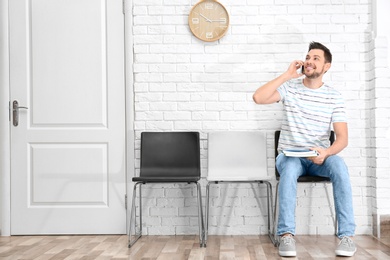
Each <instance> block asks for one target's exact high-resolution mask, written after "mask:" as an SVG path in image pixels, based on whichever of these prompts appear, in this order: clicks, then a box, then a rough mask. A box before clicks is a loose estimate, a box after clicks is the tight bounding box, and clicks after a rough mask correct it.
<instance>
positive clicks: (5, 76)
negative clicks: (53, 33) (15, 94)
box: [0, 0, 134, 236]
mask: <svg viewBox="0 0 390 260" xmlns="http://www.w3.org/2000/svg"><path fill="white" fill-rule="evenodd" d="M8 1H10V0H0V39H2V41H0V154H1V155H2V156H0V236H10V235H11V154H10V148H11V144H10V121H9V117H10V111H9V97H10V82H9V75H10V71H9V61H10V57H9V23H8V21H9V13H8V6H9V5H8ZM123 1H124V7H123V8H124V13H125V14H124V23H125V24H124V28H125V30H124V32H123V33H124V34H125V35H124V40H125V50H124V53H125V57H124V59H125V65H124V70H125V93H126V100H125V107H126V111H125V115H126V126H125V128H126V129H125V131H126V135H125V141H126V173H125V174H126V193H127V194H131V192H130V191H131V187H132V184H131V178H132V176H133V175H134V101H133V100H134V99H133V95H134V94H133V93H134V91H133V62H132V61H133V52H132V46H133V37H132V30H131V28H132V24H131V20H132V19H131V16H132V13H131V12H130V10H131V8H130V7H131V6H132V0H123ZM127 10H128V11H127ZM126 11H127V12H126ZM129 16H130V17H129ZM129 208H130V207H129V206H127V212H126V213H127V216H128V215H129ZM126 219H127V217H126Z"/></svg>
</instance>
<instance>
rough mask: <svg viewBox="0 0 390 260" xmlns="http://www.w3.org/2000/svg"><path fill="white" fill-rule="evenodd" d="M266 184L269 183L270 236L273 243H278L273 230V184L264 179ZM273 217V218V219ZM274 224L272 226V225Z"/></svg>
mask: <svg viewBox="0 0 390 260" xmlns="http://www.w3.org/2000/svg"><path fill="white" fill-rule="evenodd" d="M263 183H264V184H265V185H267V212H268V236H269V238H270V239H271V242H272V244H274V245H275V244H276V239H275V235H274V233H273V232H272V229H273V225H274V221H273V219H274V218H273V210H272V205H273V198H272V185H271V183H270V182H268V181H263ZM271 219H272V220H271ZM271 224H272V226H271Z"/></svg>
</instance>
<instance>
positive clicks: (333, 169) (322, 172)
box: [309, 155, 355, 238]
mask: <svg viewBox="0 0 390 260" xmlns="http://www.w3.org/2000/svg"><path fill="white" fill-rule="evenodd" d="M309 174H314V175H318V176H323V177H329V178H330V179H331V181H332V185H333V197H334V202H335V208H336V216H337V221H338V232H337V236H338V237H340V238H342V237H345V236H353V235H354V234H355V220H354V213H353V202H352V189H351V182H350V179H349V173H348V168H347V166H346V164H345V162H344V160H343V159H342V158H341V157H340V156H337V155H333V156H329V157H328V158H327V159H326V160H325V162H324V163H323V164H322V165H321V166H318V165H315V164H313V165H312V166H311V167H309Z"/></svg>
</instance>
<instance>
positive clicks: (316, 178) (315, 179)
mask: <svg viewBox="0 0 390 260" xmlns="http://www.w3.org/2000/svg"><path fill="white" fill-rule="evenodd" d="M279 137H280V130H278V131H275V138H274V141H275V160H276V157H277V156H278V145H279ZM334 138H335V136H334V132H333V131H331V133H330V136H329V141H330V143H331V144H333V142H334ZM275 176H276V180H277V183H276V194H275V208H274V221H275V223H274V235H275V239H274V241H278V240H277V239H276V228H277V221H276V219H277V216H276V211H277V205H278V191H279V179H280V174H279V172H278V170H277V169H276V166H275ZM298 182H301V183H305V182H306V183H308V182H314V183H324V184H326V183H331V180H330V178H327V177H320V176H300V177H299V178H298ZM324 187H325V191H326V195H327V197H328V201H329V202H330V199H329V194H328V190H327V189H326V186H324ZM329 204H330V203H329ZM331 212H332V208H331ZM332 214H333V213H332ZM334 223H335V234H336V233H337V219H336V218H334ZM276 245H277V243H276V244H275V246H276Z"/></svg>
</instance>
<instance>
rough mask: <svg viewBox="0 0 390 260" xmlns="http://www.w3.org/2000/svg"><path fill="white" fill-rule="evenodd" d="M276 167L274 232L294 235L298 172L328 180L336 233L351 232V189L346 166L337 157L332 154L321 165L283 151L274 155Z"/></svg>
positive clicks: (345, 234) (352, 217)
mask: <svg viewBox="0 0 390 260" xmlns="http://www.w3.org/2000/svg"><path fill="white" fill-rule="evenodd" d="M276 167H277V169H278V172H279V174H280V180H279V220H278V229H277V234H278V235H282V234H285V233H290V234H292V235H295V207H296V197H297V179H298V177H299V176H302V175H309V176H322V177H328V178H330V179H331V181H332V185H333V197H334V204H335V208H336V217H337V221H338V230H337V236H338V237H343V236H353V235H354V233H355V221H354V214H353V205H352V189H351V184H350V180H349V173H348V168H347V166H346V164H345V163H344V160H343V159H342V158H341V157H339V156H337V155H332V156H329V157H328V158H327V159H326V160H325V162H324V163H323V164H322V165H317V164H314V163H313V162H312V161H310V160H308V159H306V158H297V157H287V156H285V155H284V154H279V155H278V157H277V158H276Z"/></svg>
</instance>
